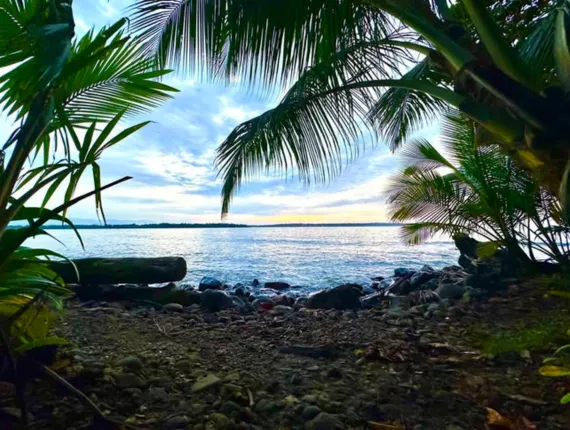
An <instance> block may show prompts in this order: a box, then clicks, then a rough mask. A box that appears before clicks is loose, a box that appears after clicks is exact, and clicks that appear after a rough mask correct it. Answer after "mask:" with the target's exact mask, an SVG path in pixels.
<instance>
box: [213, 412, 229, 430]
mask: <svg viewBox="0 0 570 430" xmlns="http://www.w3.org/2000/svg"><path fill="white" fill-rule="evenodd" d="M208 418H209V420H210V422H211V423H212V424H214V425H215V426H216V429H220V430H222V429H226V428H228V426H229V424H230V419H229V418H228V417H226V416H225V415H224V414H220V413H218V412H216V413H213V414H210V416H209V417H208Z"/></svg>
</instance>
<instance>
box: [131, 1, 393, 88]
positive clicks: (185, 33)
mask: <svg viewBox="0 0 570 430" xmlns="http://www.w3.org/2000/svg"><path fill="white" fill-rule="evenodd" d="M132 13H133V16H132V21H133V22H132V28H133V31H135V32H137V33H139V35H140V38H141V40H142V41H143V43H144V45H145V50H146V52H147V53H148V54H150V55H152V56H154V57H155V58H157V60H158V63H159V65H160V66H162V67H165V66H167V67H172V68H175V69H177V70H179V71H181V72H188V71H189V70H193V71H198V72H201V71H215V72H218V73H222V74H223V75H225V76H226V77H233V76H236V75H237V76H240V77H244V78H246V79H248V80H251V81H252V80H253V79H255V78H261V81H262V82H263V83H264V84H269V83H275V82H277V81H278V80H280V81H281V82H289V81H290V79H291V78H294V77H296V76H298V75H300V74H301V73H302V72H303V71H304V70H305V69H306V68H307V67H309V66H312V65H314V64H318V63H320V62H321V61H323V60H324V59H326V58H327V57H329V56H330V55H331V54H333V53H334V52H336V51H338V50H339V49H343V48H344V47H346V46H349V45H352V44H354V42H356V41H364V40H367V39H371V40H378V39H380V38H382V37H384V36H385V35H386V34H389V33H390V32H391V30H392V29H393V24H392V23H391V22H390V21H389V20H388V18H387V16H386V15H385V14H384V13H383V12H381V11H379V10H376V9H371V8H368V7H367V6H365V5H363V4H361V3H359V2H352V1H339V0H273V1H271V2H268V1H265V0H230V1H222V0H138V1H137V2H136V3H135V4H134V5H133V7H132Z"/></svg>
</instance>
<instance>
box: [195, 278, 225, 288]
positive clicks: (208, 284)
mask: <svg viewBox="0 0 570 430" xmlns="http://www.w3.org/2000/svg"><path fill="white" fill-rule="evenodd" d="M222 287H223V284H222V282H221V281H219V280H217V279H216V278H210V277H208V276H205V277H203V278H202V280H201V281H200V285H199V286H198V290H200V291H206V290H221V289H222Z"/></svg>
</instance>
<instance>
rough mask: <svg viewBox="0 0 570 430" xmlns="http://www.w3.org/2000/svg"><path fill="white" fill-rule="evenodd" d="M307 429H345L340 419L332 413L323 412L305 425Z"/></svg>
mask: <svg viewBox="0 0 570 430" xmlns="http://www.w3.org/2000/svg"><path fill="white" fill-rule="evenodd" d="M305 428H306V429H307V430H343V429H344V426H343V425H342V423H341V422H340V420H339V419H338V418H337V417H336V416H334V415H331V414H327V413H325V412H321V413H320V414H319V415H317V416H316V417H315V418H314V419H312V420H311V421H309V422H308V423H307V425H306V426H305Z"/></svg>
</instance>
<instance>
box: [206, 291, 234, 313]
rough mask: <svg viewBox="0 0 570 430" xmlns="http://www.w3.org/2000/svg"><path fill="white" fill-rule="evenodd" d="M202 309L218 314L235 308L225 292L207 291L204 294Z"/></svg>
mask: <svg viewBox="0 0 570 430" xmlns="http://www.w3.org/2000/svg"><path fill="white" fill-rule="evenodd" d="M200 304H201V306H202V309H204V310H206V311H208V312H218V311H221V310H223V309H230V308H232V307H233V306H234V302H233V300H232V299H231V298H230V297H229V296H228V295H227V294H226V293H224V292H223V291H218V290H206V291H204V292H203V293H202V300H201V303H200Z"/></svg>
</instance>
